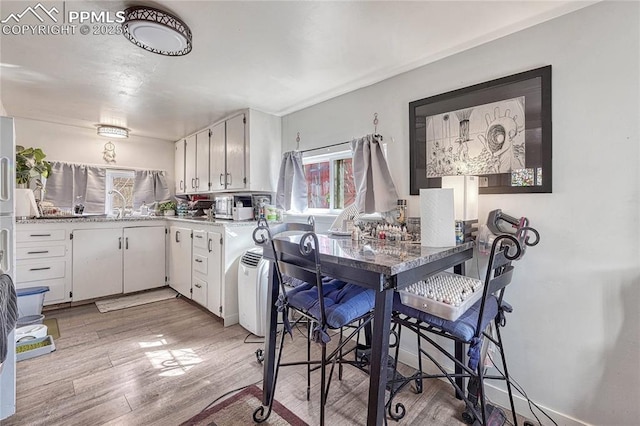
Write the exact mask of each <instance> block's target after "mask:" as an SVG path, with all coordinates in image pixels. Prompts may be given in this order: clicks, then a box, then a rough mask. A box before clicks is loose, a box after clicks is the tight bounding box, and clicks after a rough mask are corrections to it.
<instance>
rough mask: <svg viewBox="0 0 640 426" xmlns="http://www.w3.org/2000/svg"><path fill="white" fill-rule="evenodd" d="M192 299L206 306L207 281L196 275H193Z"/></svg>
mask: <svg viewBox="0 0 640 426" xmlns="http://www.w3.org/2000/svg"><path fill="white" fill-rule="evenodd" d="M193 301H194V302H196V303H198V304H199V305H202V306H207V283H206V282H205V281H203V280H201V279H200V278H198V277H193Z"/></svg>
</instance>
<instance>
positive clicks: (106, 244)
mask: <svg viewBox="0 0 640 426" xmlns="http://www.w3.org/2000/svg"><path fill="white" fill-rule="evenodd" d="M123 249H124V241H123V238H122V230H121V229H119V228H118V229H83V230H75V231H73V248H72V251H73V261H72V265H73V266H72V268H73V274H72V276H73V301H74V302H75V301H78V300H86V299H93V298H94V297H102V296H109V295H112V294H120V293H122V250H123Z"/></svg>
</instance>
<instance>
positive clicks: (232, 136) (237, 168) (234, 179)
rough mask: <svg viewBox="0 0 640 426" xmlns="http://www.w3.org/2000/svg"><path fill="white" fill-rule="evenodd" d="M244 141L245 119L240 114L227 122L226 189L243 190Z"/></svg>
mask: <svg viewBox="0 0 640 426" xmlns="http://www.w3.org/2000/svg"><path fill="white" fill-rule="evenodd" d="M244 140H245V117H244V114H240V115H237V116H235V117H233V118H230V119H229V120H227V171H226V184H227V185H226V188H227V189H244V184H245V176H246V175H245V168H244Z"/></svg>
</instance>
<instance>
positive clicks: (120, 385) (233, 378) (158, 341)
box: [1, 299, 463, 426]
mask: <svg viewBox="0 0 640 426" xmlns="http://www.w3.org/2000/svg"><path fill="white" fill-rule="evenodd" d="M45 314H46V316H47V318H57V320H58V327H59V329H60V335H61V336H60V338H58V339H57V340H56V341H55V344H56V351H55V352H53V353H51V354H48V355H44V356H40V357H37V358H33V359H30V360H25V361H20V362H19V363H18V364H17V412H16V414H15V415H14V416H12V417H10V418H9V419H6V420H5V421H2V422H1V423H2V425H3V426H12V425H47V426H53V425H65V426H69V425H179V424H180V423H181V422H183V421H185V420H187V419H189V418H190V417H192V416H194V415H195V414H197V413H198V412H200V411H201V410H202V409H203V408H205V407H206V406H207V405H208V404H209V403H210V402H212V401H213V400H214V399H216V398H218V397H219V396H221V395H223V394H225V393H226V392H228V391H230V390H232V389H236V388H239V387H241V386H245V385H249V384H252V383H255V382H258V381H259V380H261V379H262V368H261V365H260V364H258V362H257V361H256V357H255V350H256V349H258V348H261V347H262V345H261V344H257V343H244V340H245V338H246V337H247V331H246V330H244V329H243V328H242V327H240V326H239V325H235V326H232V327H227V328H224V327H223V325H222V322H221V321H220V320H219V319H217V318H216V317H214V316H213V315H211V314H210V313H208V312H206V311H205V310H203V309H201V308H199V307H197V306H195V305H194V304H192V303H191V302H189V301H186V300H184V299H171V300H165V301H160V302H155V303H151V304H147V305H142V306H137V307H133V308H127V309H123V310H119V311H113V312H108V313H104V314H102V313H100V312H98V310H97V309H96V307H95V305H94V304H90V305H84V306H77V307H71V308H67V309H62V310H57V311H48V312H45ZM257 339H258V338H256V337H254V336H250V338H249V339H248V340H250V341H255V340H257ZM286 344H287V345H289V346H288V351H286V352H285V353H287V358H289V359H293V358H296V357H297V359H302V358H303V357H304V355H305V353H306V345H305V343H304V339H303V338H302V336H301V335H300V334H299V333H298V334H296V332H295V331H294V340H293V342H291V341H290V340H289V341H288V342H287V343H286ZM305 371H306V370H305V369H304V367H287V368H284V369H282V370H281V376H280V380H279V382H278V389H277V392H276V399H277V400H278V401H280V402H281V403H283V404H284V405H285V406H286V407H287V408H289V409H290V410H291V411H293V412H294V413H295V414H296V415H298V416H299V417H300V418H302V419H303V420H305V421H306V422H308V423H309V424H311V425H316V424H318V423H319V412H318V410H319V399H320V397H319V382H320V380H319V372H316V373H314V376H312V381H313V383H312V385H313V388H312V393H311V401H307V400H306V396H305V392H306V373H305ZM259 386H260V384H259ZM367 389H368V376H366V375H365V374H364V373H362V372H361V371H359V370H356V369H355V368H352V367H349V366H346V367H345V374H344V377H343V380H342V381H337V380H335V379H334V381H333V382H332V384H331V392H330V394H329V402H328V408H327V419H326V420H327V421H326V423H327V424H328V425H355V424H365V423H366V415H367ZM397 401H398V402H402V403H404V405H405V407H406V408H407V414H406V417H405V418H404V419H403V420H402V421H401V422H399V424H406V425H415V424H420V425H455V424H463V423H462V422H461V421H460V420H459V419H460V413H461V410H462V408H463V404H462V402H460V401H458V400H456V399H455V398H454V397H453V393H452V391H451V389H450V387H449V386H447V385H446V384H445V383H443V382H440V381H437V380H430V381H427V382H426V383H425V389H424V392H423V393H422V394H421V395H417V394H414V393H413V392H412V391H411V390H410V389H405V390H403V392H402V394H401V395H400V396H399V397H398V398H397ZM251 414H252V413H250V412H248V413H247V414H246V417H244V418H242V419H238V423H237V424H238V425H244V424H251V423H252V420H251ZM389 424H391V425H392V424H394V422H393V421H390V422H389ZM221 426H222V425H221Z"/></svg>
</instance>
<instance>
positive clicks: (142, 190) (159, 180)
mask: <svg viewBox="0 0 640 426" xmlns="http://www.w3.org/2000/svg"><path fill="white" fill-rule="evenodd" d="M170 198H171V192H170V191H169V186H168V185H167V178H166V176H165V172H163V171H159V170H136V173H135V179H134V181H133V209H134V210H136V209H139V208H140V206H141V205H142V203H143V202H144V203H147V205H150V204H152V203H154V202H156V201H158V202H163V201H168V200H169V199H170Z"/></svg>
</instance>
